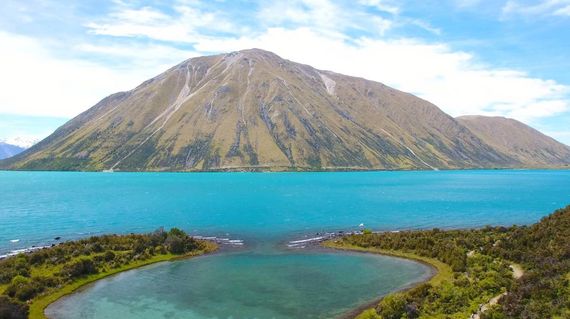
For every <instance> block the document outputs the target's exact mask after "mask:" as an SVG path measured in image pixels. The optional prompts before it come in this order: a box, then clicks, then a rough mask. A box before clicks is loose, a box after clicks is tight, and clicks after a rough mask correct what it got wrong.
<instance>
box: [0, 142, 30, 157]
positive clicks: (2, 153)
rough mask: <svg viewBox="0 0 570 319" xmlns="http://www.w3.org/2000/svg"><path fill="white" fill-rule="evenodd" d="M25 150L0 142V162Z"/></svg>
mask: <svg viewBox="0 0 570 319" xmlns="http://www.w3.org/2000/svg"><path fill="white" fill-rule="evenodd" d="M24 150H25V148H23V147H21V146H18V145H13V144H9V143H6V142H2V141H0V160H2V159H5V158H9V157H12V156H14V155H17V154H19V153H21V152H22V151H24Z"/></svg>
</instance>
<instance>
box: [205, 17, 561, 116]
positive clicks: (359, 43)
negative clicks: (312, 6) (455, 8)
mask: <svg viewBox="0 0 570 319" xmlns="http://www.w3.org/2000/svg"><path fill="white" fill-rule="evenodd" d="M250 47H259V48H264V49H267V50H270V51H274V52H276V53H278V54H280V55H282V56H283V57H285V58H288V59H291V60H293V61H298V62H302V63H306V64H310V65H313V66H315V67H317V68H321V69H329V70H333V71H336V72H339V73H344V74H349V75H354V76H360V77H364V78H367V79H371V80H376V81H379V82H382V83H385V84H387V85H390V86H393V87H396V88H398V89H401V90H404V91H408V92H412V93H414V94H417V95H419V96H420V97H423V98H425V99H427V100H429V101H431V102H433V103H435V104H436V105H438V106H439V107H441V108H442V109H443V110H444V111H446V112H448V113H449V114H451V115H453V116H457V115H464V114H489V115H491V114H492V115H504V116H509V117H515V118H517V119H519V120H522V121H526V122H528V121H531V120H533V119H536V118H540V117H547V116H552V115H555V114H558V113H561V112H564V111H567V110H568V109H569V107H570V106H569V103H568V94H569V90H570V88H569V87H567V86H564V85H562V84H559V83H557V82H555V81H551V80H543V79H539V78H533V77H531V76H529V75H528V74H526V73H524V72H520V71H516V70H509V69H498V68H493V67H492V66H489V65H484V64H481V63H479V62H477V61H476V59H475V58H474V57H473V56H472V55H471V54H469V53H466V52H461V51H454V50H453V49H451V48H450V47H449V46H447V45H445V44H428V43H423V42H421V41H418V40H414V39H402V40H384V39H368V38H361V39H358V40H356V41H355V43H354V44H353V43H350V44H349V43H347V42H345V41H343V39H342V38H328V37H324V36H322V35H321V34H319V33H316V32H314V31H313V30H311V29H309V28H298V29H294V30H290V29H283V28H272V29H269V30H267V32H265V33H263V34H260V35H258V36H256V37H253V38H252V37H242V38H237V39H210V40H207V41H202V42H200V43H198V44H197V45H196V48H197V49H198V50H199V51H208V52H211V51H220V52H227V51H234V50H240V49H243V48H250Z"/></svg>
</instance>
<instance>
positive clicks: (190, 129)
mask: <svg viewBox="0 0 570 319" xmlns="http://www.w3.org/2000/svg"><path fill="white" fill-rule="evenodd" d="M462 121H463V120H461V119H454V118H453V117H451V116H449V115H447V114H446V113H444V112H443V111H441V110H440V109H439V108H438V107H437V106H435V105H433V104H432V103H430V102H428V101H425V100H422V99H420V98H418V97H415V96H413V95H411V94H409V93H405V92H401V91H399V90H396V89H393V88H390V87H388V86H386V85H384V84H382V83H378V82H373V81H369V80H366V79H363V78H357V77H351V76H346V75H342V74H338V73H335V72H332V71H323V70H318V69H315V68H313V67H311V66H308V65H304V64H300V63H296V62H292V61H289V60H285V59H282V58H280V57H279V56H277V55H276V54H274V53H271V52H268V51H264V50H260V49H249V50H243V51H237V52H232V53H228V54H219V55H212V56H205V57H197V58H192V59H188V60H186V61H184V62H182V63H180V64H178V65H176V66H174V67H172V68H170V69H168V70H167V71H165V72H163V73H161V74H159V75H158V76H156V77H154V78H152V79H149V80H147V81H145V82H143V83H142V84H140V85H139V86H137V87H136V88H134V89H133V90H130V91H127V92H119V93H115V94H112V95H110V96H108V97H106V98H104V99H103V100H101V101H100V102H99V103H97V104H96V105H95V106H93V107H92V108H90V109H88V110H87V111H85V112H83V113H81V114H80V115H78V116H77V117H75V118H74V119H72V120H70V121H69V122H67V123H66V124H64V125H63V126H62V127H60V128H59V129H57V130H56V131H55V132H54V133H53V134H52V135H50V136H49V137H47V138H46V139H44V140H43V141H41V142H39V143H38V144H36V145H35V146H33V147H32V148H30V149H29V150H27V151H25V152H24V153H22V154H20V155H18V156H16V157H14V158H12V159H10V160H8V161H2V162H0V167H4V168H8V169H48V170H49V169H65V170H68V169H69V170H124V171H201V170H206V171H209V170H344V169H355V170H369V169H386V170H398V169H460V168H508V167H525V165H531V164H532V165H535V164H538V165H541V163H540V161H538V162H537V161H535V162H532V163H525V158H524V157H520V156H515V155H514V154H511V153H512V152H508V149H506V148H501V147H497V146H496V145H495V146H492V145H491V144H490V143H488V142H486V141H485V140H484V139H483V138H481V137H482V136H483V137H484V136H485V134H482V133H481V132H479V133H478V134H475V133H474V132H472V130H471V129H469V128H467V126H465V125H464V124H462V123H461V122H462ZM565 149H568V147H565V148H559V150H561V152H562V154H559V155H560V156H558V157H557V158H559V159H560V160H559V162H552V161H550V162H549V161H545V162H544V163H543V164H544V165H545V166H564V165H567V164H568V163H570V156H568V158H566V157H565V156H566V155H565V153H564V150H565Z"/></svg>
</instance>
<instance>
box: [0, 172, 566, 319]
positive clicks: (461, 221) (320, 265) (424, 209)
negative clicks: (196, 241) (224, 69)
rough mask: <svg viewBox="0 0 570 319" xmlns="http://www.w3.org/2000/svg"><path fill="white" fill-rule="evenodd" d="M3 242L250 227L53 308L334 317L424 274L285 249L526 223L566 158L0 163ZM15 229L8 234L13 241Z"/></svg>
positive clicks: (557, 195)
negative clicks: (227, 242)
mask: <svg viewBox="0 0 570 319" xmlns="http://www.w3.org/2000/svg"><path fill="white" fill-rule="evenodd" d="M0 203H2V205H0V225H2V230H1V231H0V253H6V252H9V251H11V250H14V249H18V248H24V247H29V246H31V245H40V244H46V243H47V244H49V243H52V242H54V240H53V238H54V237H56V236H61V237H62V238H63V239H64V240H65V239H72V238H77V237H83V236H87V235H91V234H102V233H109V232H120V233H125V232H143V231H151V230H153V229H156V228H157V227H159V226H164V227H173V226H176V227H181V228H183V229H185V230H187V231H189V232H191V233H193V234H199V235H218V236H223V237H230V238H239V239H244V240H245V247H244V248H243V249H242V250H238V251H233V252H222V253H219V254H215V255H212V256H206V257H201V258H197V259H194V260H188V261H180V262H175V263H165V264H160V265H154V266H151V267H148V268H144V269H139V270H135V271H131V272H127V273H124V274H121V275H119V276H116V277H113V278H110V279H106V280H103V281H100V282H98V283H96V284H95V285H93V286H91V287H90V288H88V289H85V290H84V291H82V292H81V293H79V294H76V295H73V296H71V297H70V298H67V299H64V300H63V301H62V302H60V303H57V304H55V305H54V306H52V307H51V308H50V311H51V313H52V314H55V317H58V318H79V317H81V318H108V317H109V316H110V315H111V314H113V316H112V317H117V316H119V315H120V317H123V318H124V319H129V318H141V317H144V316H143V313H144V314H145V315H146V316H148V318H151V317H152V318H156V317H165V318H180V317H183V318H298V317H304V318H311V317H312V318H319V317H322V318H328V317H330V316H333V315H336V314H340V313H343V312H345V311H346V310H347V309H350V308H351V307H354V306H356V305H358V304H361V303H363V302H368V301H371V300H373V299H375V298H376V297H377V296H379V295H381V294H384V293H387V292H390V291H393V290H394V289H398V288H400V287H402V286H405V285H407V284H409V283H411V282H414V281H417V280H421V279H422V278H423V277H425V276H426V275H427V274H428V272H427V268H426V267H425V266H422V265H419V264H417V263H413V262H409V261H402V260H399V259H393V258H387V257H378V256H369V255H360V254H340V253H339V254H331V253H324V252H320V251H311V250H309V251H305V250H300V251H299V250H288V249H286V243H287V241H290V240H295V239H303V238H306V237H311V236H314V235H315V233H317V232H322V231H336V230H349V229H356V228H357V227H358V225H359V224H360V223H364V224H365V225H366V227H369V228H373V229H380V230H397V229H408V228H429V227H441V228H457V227H473V226H484V225H488V224H493V225H499V224H500V225H510V224H528V223H532V222H535V221H537V220H538V219H540V217H542V216H544V215H546V214H548V213H550V212H551V211H552V210H553V209H555V208H558V207H562V206H564V205H566V204H568V203H570V171H525V170H518V171H515V170H506V171H441V172H427V171H426V172H352V173H268V174H255V173H199V174H177V173H160V174H158V173H113V174H104V173H64V172H0ZM16 239H17V240H19V241H18V242H11V240H16Z"/></svg>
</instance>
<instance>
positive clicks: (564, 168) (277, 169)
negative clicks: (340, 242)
mask: <svg viewBox="0 0 570 319" xmlns="http://www.w3.org/2000/svg"><path fill="white" fill-rule="evenodd" d="M271 168H274V169H256V168H251V167H234V168H219V169H209V170H187V171H178V170H146V171H144V170H141V171H134V170H133V171H131V170H116V171H112V172H111V171H107V170H95V169H93V170H91V169H85V170H50V169H8V168H0V172H48V173H53V172H57V173H105V174H109V173H173V174H185V173H350V172H356V173H358V172H438V171H443V172H450V171H451V172H453V171H457V172H465V171H475V172H476V171H569V170H570V166H552V167H543V166H537V167H465V168H438V169H437V170H434V169H430V168H424V169H422V168H410V169H405V168H402V169H381V168H372V169H371V168H359V167H344V168H343V167H334V168H332V167H331V168H324V169H323V168H322V169H314V168H306V167H297V168H296V169H291V168H290V167H283V168H284V169H281V168H282V167H281V166H279V167H271Z"/></svg>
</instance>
